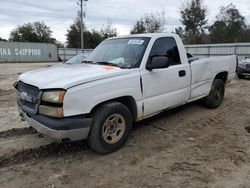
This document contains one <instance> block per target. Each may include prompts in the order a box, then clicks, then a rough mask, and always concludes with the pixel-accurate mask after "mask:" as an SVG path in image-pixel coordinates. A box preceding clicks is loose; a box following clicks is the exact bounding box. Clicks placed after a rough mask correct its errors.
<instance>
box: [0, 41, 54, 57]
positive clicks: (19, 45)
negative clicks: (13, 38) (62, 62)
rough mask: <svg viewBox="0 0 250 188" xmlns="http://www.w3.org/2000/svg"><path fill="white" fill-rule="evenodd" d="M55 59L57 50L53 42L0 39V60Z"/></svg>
mask: <svg viewBox="0 0 250 188" xmlns="http://www.w3.org/2000/svg"><path fill="white" fill-rule="evenodd" d="M56 61H58V51H57V45H55V44H49V43H29V42H2V41H0V62H56Z"/></svg>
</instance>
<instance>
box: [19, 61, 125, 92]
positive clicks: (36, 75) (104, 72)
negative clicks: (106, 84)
mask: <svg viewBox="0 0 250 188" xmlns="http://www.w3.org/2000/svg"><path fill="white" fill-rule="evenodd" d="M124 74H129V70H128V69H120V68H118V67H111V66H104V65H93V64H75V65H74V64H73V65H72V64H59V65H54V66H52V67H48V68H43V69H38V70H34V71H30V72H27V73H24V74H22V75H21V76H20V77H19V80H20V81H22V82H24V83H27V84H30V85H33V86H36V87H38V88H39V89H52V88H58V89H59V88H62V89H68V88H70V87H73V86H75V85H79V84H84V83H87V82H92V81H97V80H100V79H105V78H110V77H115V76H120V75H124Z"/></svg>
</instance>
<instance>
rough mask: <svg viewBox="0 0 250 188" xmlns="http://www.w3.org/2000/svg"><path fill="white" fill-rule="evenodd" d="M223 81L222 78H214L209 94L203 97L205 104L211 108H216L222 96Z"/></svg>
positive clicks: (223, 90)
mask: <svg viewBox="0 0 250 188" xmlns="http://www.w3.org/2000/svg"><path fill="white" fill-rule="evenodd" d="M224 94H225V83H224V81H223V80H220V79H215V80H214V83H213V85H212V89H211V91H210V94H209V95H208V96H207V97H206V98H205V100H204V102H205V106H206V107H208V108H211V109H214V108H218V107H219V106H220V105H221V103H222V101H223V98H224Z"/></svg>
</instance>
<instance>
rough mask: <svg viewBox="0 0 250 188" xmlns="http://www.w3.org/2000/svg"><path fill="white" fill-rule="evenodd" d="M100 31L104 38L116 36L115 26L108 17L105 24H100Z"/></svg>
mask: <svg viewBox="0 0 250 188" xmlns="http://www.w3.org/2000/svg"><path fill="white" fill-rule="evenodd" d="M100 33H101V35H102V37H103V38H104V39H107V38H110V37H116V36H117V31H116V28H115V27H113V25H112V21H111V20H110V19H108V21H107V24H106V25H103V26H102V28H101V31H100Z"/></svg>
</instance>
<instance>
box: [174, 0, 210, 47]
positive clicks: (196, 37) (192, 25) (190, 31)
mask: <svg viewBox="0 0 250 188" xmlns="http://www.w3.org/2000/svg"><path fill="white" fill-rule="evenodd" d="M180 14H181V20H180V21H181V22H182V24H183V25H184V27H185V33H183V37H184V38H185V41H186V42H187V43H192V44H197V43H202V42H203V41H202V36H203V34H204V32H205V29H206V25H207V19H206V15H207V7H206V6H204V5H203V2H202V0H191V2H187V3H186V4H185V5H184V6H183V8H182V10H181V11H180ZM177 32H178V30H177Z"/></svg>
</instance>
